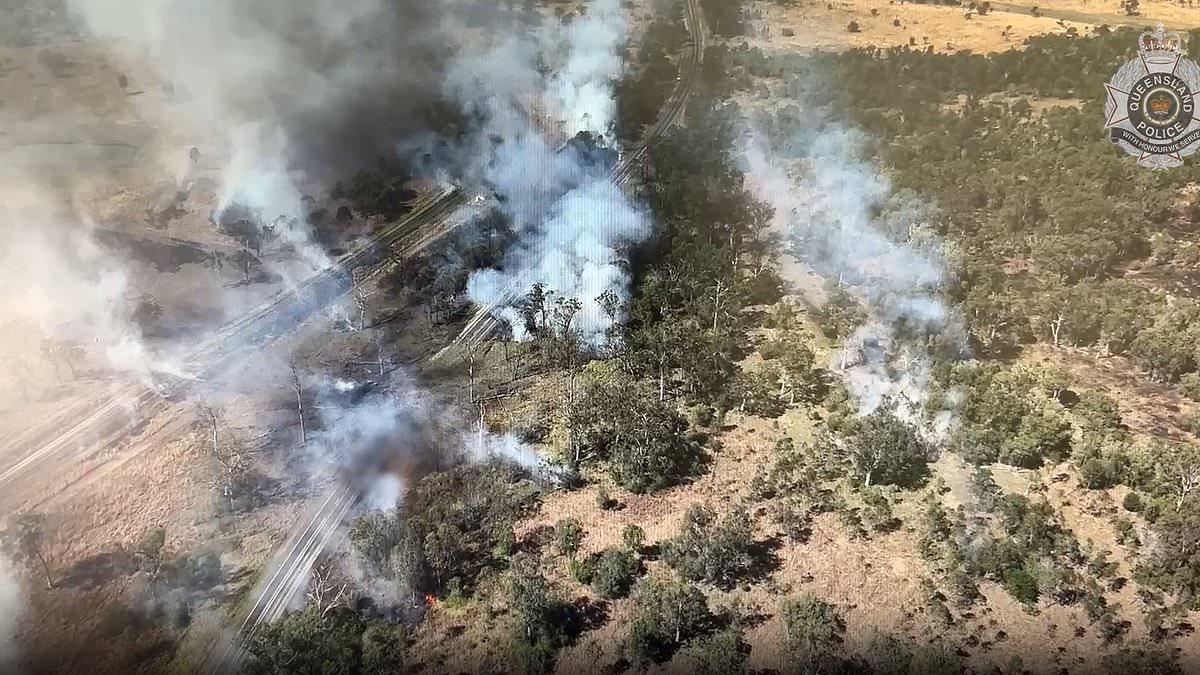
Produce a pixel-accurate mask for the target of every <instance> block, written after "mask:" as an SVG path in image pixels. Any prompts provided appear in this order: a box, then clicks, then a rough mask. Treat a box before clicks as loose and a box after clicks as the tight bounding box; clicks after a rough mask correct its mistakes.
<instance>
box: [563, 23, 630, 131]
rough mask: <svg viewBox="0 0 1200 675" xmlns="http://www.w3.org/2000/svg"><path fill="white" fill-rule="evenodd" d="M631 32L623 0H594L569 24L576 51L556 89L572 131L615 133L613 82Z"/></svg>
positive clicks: (619, 68)
mask: <svg viewBox="0 0 1200 675" xmlns="http://www.w3.org/2000/svg"><path fill="white" fill-rule="evenodd" d="M625 34H626V25H625V17H624V15H623V14H622V12H621V5H620V2H619V0H594V1H593V2H592V3H591V4H589V5H588V8H587V14H585V15H584V16H583V17H581V18H580V19H578V20H577V21H575V22H574V23H572V24H571V25H570V27H568V29H567V35H566V37H567V43H568V44H569V45H570V52H569V54H568V56H567V62H566V65H565V66H564V67H563V69H562V70H561V71H559V72H558V74H557V75H556V76H555V78H554V80H553V82H552V83H551V89H550V93H551V94H552V96H553V100H554V102H555V103H556V104H557V107H558V115H559V117H560V118H561V119H562V120H563V122H564V123H565V124H566V128H567V131H569V132H571V133H575V132H579V131H587V132H589V133H592V134H595V135H597V136H606V137H609V138H611V137H612V131H613V125H614V124H615V122H616V110H617V106H616V100H615V99H614V97H613V90H612V83H613V81H615V80H616V79H617V78H618V77H619V76H620V75H621V68H622V66H623V64H624V59H622V58H621V53H620V50H621V48H622V46H623V45H624V42H625Z"/></svg>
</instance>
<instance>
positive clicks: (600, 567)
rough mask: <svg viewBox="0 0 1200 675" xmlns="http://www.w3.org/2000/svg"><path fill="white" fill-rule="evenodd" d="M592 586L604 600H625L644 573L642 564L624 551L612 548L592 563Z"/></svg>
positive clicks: (599, 555)
mask: <svg viewBox="0 0 1200 675" xmlns="http://www.w3.org/2000/svg"><path fill="white" fill-rule="evenodd" d="M590 567H591V573H590V574H589V577H590V578H591V581H590V584H591V586H592V590H594V591H596V593H597V594H598V595H599V596H600V597H602V598H610V599H613V598H623V597H625V596H626V595H629V589H630V588H631V587H632V586H633V582H634V580H635V579H637V576H638V574H640V573H641V571H642V563H641V561H639V560H638V559H637V558H635V557H633V554H632V553H630V552H629V551H626V550H623V549H616V548H610V549H606V550H604V551H602V552H601V553H600V554H598V555H597V556H595V557H594V558H593V559H592V561H591V563H590Z"/></svg>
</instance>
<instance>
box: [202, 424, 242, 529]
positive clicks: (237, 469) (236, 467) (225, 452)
mask: <svg viewBox="0 0 1200 675" xmlns="http://www.w3.org/2000/svg"><path fill="white" fill-rule="evenodd" d="M196 408H197V413H198V414H199V416H200V418H201V423H202V424H203V425H205V426H206V427H207V431H208V436H209V443H208V446H209V447H208V450H209V456H210V457H211V458H212V460H213V462H214V464H215V465H216V471H215V472H214V476H213V478H212V480H211V486H212V488H213V489H214V490H216V491H219V492H220V493H221V496H222V498H223V499H224V500H225V501H227V502H228V504H229V510H230V511H233V510H234V499H235V498H236V497H237V492H238V490H239V489H240V487H241V486H242V485H243V484H244V483H245V479H246V478H247V477H248V476H249V475H250V474H251V472H252V469H253V463H252V457H251V451H250V449H249V447H248V446H246V445H245V444H244V443H242V442H241V441H240V440H238V439H237V438H235V437H234V436H233V435H232V434H226V433H224V432H223V427H224V426H225V423H224V420H223V416H222V414H221V411H220V409H218V408H216V407H214V406H212V405H209V404H207V403H200V404H198V405H197V406H196Z"/></svg>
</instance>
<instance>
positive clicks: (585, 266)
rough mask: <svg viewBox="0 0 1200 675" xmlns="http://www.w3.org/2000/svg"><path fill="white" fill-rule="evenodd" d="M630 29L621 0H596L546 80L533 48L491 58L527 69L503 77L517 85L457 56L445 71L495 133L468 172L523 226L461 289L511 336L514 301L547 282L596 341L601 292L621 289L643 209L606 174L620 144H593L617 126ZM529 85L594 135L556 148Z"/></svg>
mask: <svg viewBox="0 0 1200 675" xmlns="http://www.w3.org/2000/svg"><path fill="white" fill-rule="evenodd" d="M625 32H626V25H625V17H624V16H623V14H622V12H621V9H620V6H619V3H618V2H617V1H616V0H596V1H595V2H594V3H592V4H590V5H589V6H588V7H587V10H586V14H585V15H584V16H582V17H580V18H579V19H577V20H576V21H575V22H574V23H573V24H572V25H571V26H569V27H568V28H567V30H566V31H565V36H566V38H567V40H568V50H569V51H568V55H567V58H566V65H565V68H564V70H563V71H562V72H561V73H560V74H559V75H557V76H555V77H554V78H553V79H552V80H551V81H550V82H549V83H542V82H540V81H539V79H538V78H537V77H536V75H532V74H533V73H535V72H536V71H535V67H534V63H533V61H532V59H529V58H528V56H529V54H530V53H531V52H530V51H528V50H521V49H518V48H513V47H511V46H508V47H505V48H503V49H501V50H498V51H497V52H496V53H495V54H494V55H489V57H487V60H489V61H492V62H493V63H503V64H505V65H504V69H505V70H506V71H508V72H514V73H527V74H530V75H529V76H527V77H516V78H514V79H512V80H508V81H507V82H506V83H504V84H503V85H502V86H507V87H511V86H512V82H514V81H515V82H519V83H521V88H522V91H520V92H516V91H513V90H512V89H508V90H506V91H503V92H497V91H496V90H495V89H494V87H495V86H496V85H490V86H483V87H482V88H480V86H479V85H481V84H483V81H482V79H481V77H480V76H479V75H478V73H480V72H481V70H480V67H479V66H480V64H478V63H476V62H474V61H464V62H461V63H460V64H459V66H460V67H459V68H457V69H455V71H454V72H453V73H452V77H451V78H450V80H449V85H448V86H449V87H450V89H451V90H452V91H453V92H454V93H455V94H456V95H457V96H460V97H462V96H464V95H465V97H466V99H467V100H469V101H473V103H472V104H471V105H469V106H468V107H469V108H470V109H472V110H474V111H476V113H477V114H478V116H479V118H480V119H481V121H482V124H481V129H482V133H481V134H480V138H482V139H492V138H500V139H502V141H501V142H500V143H499V144H498V145H497V144H489V145H487V147H485V148H480V150H482V152H480V153H479V155H478V156H479V157H483V158H485V159H484V161H483V162H482V163H481V164H480V165H478V166H477V167H476V168H475V169H474V170H475V171H476V172H477V174H478V175H479V176H480V177H481V178H482V179H483V180H485V181H486V182H487V183H489V184H490V185H492V186H493V187H494V189H495V190H496V193H497V194H498V195H500V197H501V199H502V203H503V204H504V209H505V211H506V213H507V215H508V216H509V217H510V218H511V220H512V223H513V226H514V228H515V229H516V230H517V232H518V237H517V241H518V243H517V244H516V245H515V246H514V247H513V248H512V249H511V250H510V251H508V252H507V254H506V255H505V257H504V259H503V261H502V263H501V265H499V266H498V267H497V268H496V269H489V270H480V271H477V272H475V273H474V274H472V275H471V278H470V280H469V282H468V286H467V290H468V294H469V296H470V298H471V300H472V301H474V302H475V303H476V304H479V305H482V306H485V307H492V308H494V309H493V311H494V313H495V314H497V315H498V316H499V317H501V318H502V319H504V320H505V321H506V322H507V323H508V324H509V325H510V326H511V327H512V329H513V333H514V337H515V338H516V339H518V340H520V339H524V338H525V337H526V327H525V324H524V322H523V320H522V318H521V317H520V313H519V311H518V310H517V308H516V305H517V303H518V302H519V300H520V298H521V297H522V296H524V294H525V293H527V292H528V291H529V290H530V289H531V288H532V287H533V286H534V285H535V284H542V285H543V286H544V287H545V289H546V291H547V292H548V294H549V297H550V302H551V303H553V302H554V301H555V300H557V299H573V300H576V301H578V302H579V303H580V304H581V308H580V311H579V313H578V314H577V315H576V317H575V319H574V321H573V324H572V325H573V327H574V329H576V330H578V332H579V334H580V335H581V336H582V338H583V339H584V340H585V341H587V342H589V343H593V344H596V343H599V342H601V341H602V340H603V339H604V336H605V333H606V331H607V329H608V328H609V327H610V326H611V324H612V321H613V319H614V318H619V317H613V316H610V315H609V314H608V313H606V311H605V310H604V308H603V307H602V306H601V304H600V302H599V301H598V299H599V298H600V297H601V296H602V295H603V294H605V293H612V294H613V295H615V296H616V298H617V299H619V300H623V299H625V298H626V297H627V295H628V287H629V282H630V277H629V272H628V270H627V268H626V265H625V262H626V251H627V250H628V248H629V247H631V246H633V245H635V244H637V243H639V242H641V241H643V240H644V239H646V238H647V237H648V236H649V235H650V232H651V226H650V223H649V221H648V219H647V217H646V214H645V213H644V212H642V211H641V210H640V209H638V208H637V207H636V206H634V205H633V204H631V203H630V201H629V200H628V198H627V197H626V196H625V195H624V194H623V193H622V192H621V190H620V188H619V187H618V186H617V185H616V184H615V183H614V182H613V181H612V179H611V174H610V169H611V166H612V164H613V163H615V161H616V152H615V151H614V150H611V149H609V148H607V147H606V146H605V145H604V143H603V142H600V143H599V144H597V145H595V146H592V145H590V143H591V141H593V140H599V139H600V135H601V134H609V133H610V132H611V131H612V123H613V119H614V111H615V105H616V99H615V94H614V90H613V82H614V80H615V79H616V78H617V77H618V76H619V75H620V71H621V66H622V63H623V59H622V55H621V49H622V48H623V44H624V39H625V37H624V36H625ZM521 56H523V57H524V58H520V57H521ZM485 68H486V67H485ZM491 68H492V69H495V66H491ZM483 72H487V70H486V69H485V70H484V71H483ZM455 73H456V74H457V76H454V74H455ZM539 88H540V89H541V91H537V90H538V89H539ZM531 94H532V95H533V96H540V97H541V98H543V99H547V98H548V99H549V100H551V101H552V102H556V103H557V105H558V107H559V110H558V111H557V112H558V113H559V114H560V115H562V120H561V121H562V123H563V124H564V125H565V127H564V128H565V130H566V132H567V135H568V136H572V137H574V136H576V135H577V134H579V133H581V132H586V133H587V134H591V138H590V139H589V140H588V141H585V142H572V143H570V144H568V145H566V146H564V147H562V148H557V149H556V148H553V147H552V146H551V145H550V144H549V143H548V142H547V141H546V139H545V137H544V135H543V134H542V133H541V132H540V131H539V130H538V129H536V128H534V127H533V126H532V125H531V124H530V122H529V120H528V118H527V117H526V116H525V115H524V114H523V113H522V112H521V110H520V103H519V101H520V98H521V97H522V96H530V95H531ZM485 142H486V140H485Z"/></svg>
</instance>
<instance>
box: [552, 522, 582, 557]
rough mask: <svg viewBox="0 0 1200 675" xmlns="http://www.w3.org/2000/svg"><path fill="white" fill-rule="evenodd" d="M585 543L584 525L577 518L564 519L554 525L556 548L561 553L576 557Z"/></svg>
mask: <svg viewBox="0 0 1200 675" xmlns="http://www.w3.org/2000/svg"><path fill="white" fill-rule="evenodd" d="M582 543H583V525H581V524H580V522H579V520H577V519H575V518H563V519H562V520H559V521H558V522H557V523H555V524H554V546H555V547H556V548H557V549H558V552H559V553H562V554H563V555H567V556H571V557H574V556H575V554H576V553H578V552H579V546H580V545H581V544H582Z"/></svg>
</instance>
